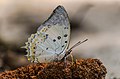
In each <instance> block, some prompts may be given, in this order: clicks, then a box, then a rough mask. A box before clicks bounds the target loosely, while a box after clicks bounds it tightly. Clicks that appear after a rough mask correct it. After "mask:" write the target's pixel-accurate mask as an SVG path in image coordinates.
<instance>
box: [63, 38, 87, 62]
mask: <svg viewBox="0 0 120 79" xmlns="http://www.w3.org/2000/svg"><path fill="white" fill-rule="evenodd" d="M87 40H88V39H85V40H83V41H79V42H77V43H76V44H75V45H73V46H72V47H71V48H70V49H69V50H68V51H67V52H66V54H65V56H64V57H63V58H62V59H61V60H64V59H65V58H66V56H68V55H69V54H70V53H71V51H72V49H73V48H75V47H77V46H79V45H80V44H82V43H84V42H86V41H87Z"/></svg>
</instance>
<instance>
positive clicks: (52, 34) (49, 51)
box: [26, 6, 70, 62]
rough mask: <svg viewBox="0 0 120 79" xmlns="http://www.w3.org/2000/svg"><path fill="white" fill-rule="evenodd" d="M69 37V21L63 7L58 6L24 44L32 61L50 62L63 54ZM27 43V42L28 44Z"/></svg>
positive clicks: (60, 57)
mask: <svg viewBox="0 0 120 79" xmlns="http://www.w3.org/2000/svg"><path fill="white" fill-rule="evenodd" d="M69 38H70V23H69V19H68V15H67V12H66V11H65V9H64V7H62V6H58V7H57V8H56V9H55V10H54V11H53V13H52V15H51V16H50V17H49V18H48V20H46V21H45V22H44V23H43V24H41V26H40V27H39V28H38V30H37V33H35V34H33V35H32V36H31V37H30V38H29V41H28V42H27V44H26V48H27V52H28V55H27V56H28V57H29V59H30V60H31V59H32V61H39V62H46V61H47V62H50V61H54V60H55V59H56V58H57V59H58V60H60V59H62V57H63V56H64V55H65V52H66V50H67V47H68V44H69ZM28 43H29V44H28Z"/></svg>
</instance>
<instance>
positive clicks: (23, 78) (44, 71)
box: [0, 59, 107, 79]
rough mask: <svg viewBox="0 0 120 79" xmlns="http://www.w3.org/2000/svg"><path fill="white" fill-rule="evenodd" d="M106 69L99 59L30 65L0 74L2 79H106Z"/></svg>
mask: <svg viewBox="0 0 120 79" xmlns="http://www.w3.org/2000/svg"><path fill="white" fill-rule="evenodd" d="M106 73H107V71H106V68H105V66H104V65H103V64H102V62H101V61H100V60H98V59H80V60H76V61H75V62H74V63H72V62H70V61H67V63H64V62H52V63H47V64H46V63H38V64H30V65H27V66H25V67H21V68H18V69H16V70H13V71H6V72H3V73H1V74H0V79H8V78H15V79H16V78H17V79H76V78H79V79H105V76H106Z"/></svg>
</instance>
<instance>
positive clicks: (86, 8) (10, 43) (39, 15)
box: [0, 0, 120, 78]
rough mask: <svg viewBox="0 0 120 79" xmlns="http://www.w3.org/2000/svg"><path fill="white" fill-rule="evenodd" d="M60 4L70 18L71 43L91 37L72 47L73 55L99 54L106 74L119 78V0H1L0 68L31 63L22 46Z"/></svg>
mask: <svg viewBox="0 0 120 79" xmlns="http://www.w3.org/2000/svg"><path fill="white" fill-rule="evenodd" d="M58 5H62V6H64V7H65V9H66V11H67V12H68V15H69V18H70V23H71V28H72V31H71V41H70V46H72V45H74V44H75V43H76V42H77V41H79V40H84V39H86V38H88V39H89V40H88V41H87V42H85V43H84V44H82V45H80V46H79V47H77V48H75V49H74V50H73V55H74V57H76V58H78V59H79V58H98V59H100V60H101V61H102V62H103V63H104V65H105V66H106V68H107V71H108V74H107V77H106V78H112V77H117V78H120V71H119V70H120V57H119V56H120V1H119V0H59V1H58V0H51V1H50V0H29V1H28V0H0V72H3V71H6V70H11V69H15V68H18V67H20V66H24V65H27V64H29V62H28V61H27V59H26V57H24V55H25V54H26V52H25V49H21V48H20V47H21V46H24V45H25V44H24V43H25V42H26V41H27V39H28V37H29V36H30V35H31V34H32V33H35V32H36V30H37V28H38V27H39V26H40V24H41V23H42V22H44V21H45V20H46V19H47V18H48V17H49V16H50V14H51V13H52V11H53V10H54V9H55V8H56V7H57V6H58Z"/></svg>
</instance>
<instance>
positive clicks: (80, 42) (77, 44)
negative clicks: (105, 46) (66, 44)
mask: <svg viewBox="0 0 120 79" xmlns="http://www.w3.org/2000/svg"><path fill="white" fill-rule="evenodd" d="M87 40H88V39H85V40H84V41H79V42H77V43H76V44H75V45H73V46H72V47H71V48H70V49H69V50H72V49H73V48H75V47H77V46H79V45H80V44H82V43H84V42H86V41H87ZM69 50H68V51H69Z"/></svg>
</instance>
